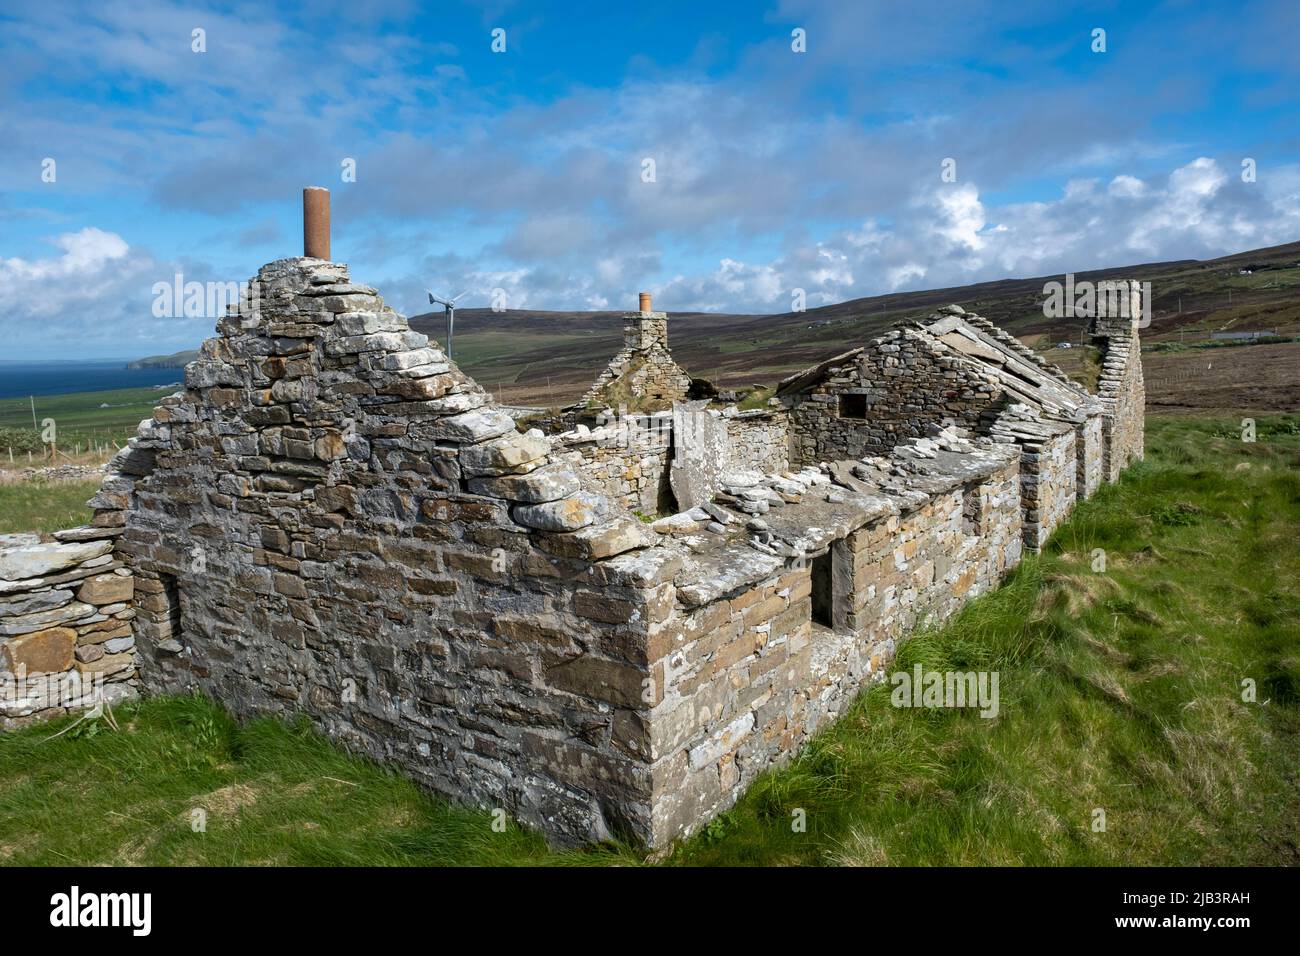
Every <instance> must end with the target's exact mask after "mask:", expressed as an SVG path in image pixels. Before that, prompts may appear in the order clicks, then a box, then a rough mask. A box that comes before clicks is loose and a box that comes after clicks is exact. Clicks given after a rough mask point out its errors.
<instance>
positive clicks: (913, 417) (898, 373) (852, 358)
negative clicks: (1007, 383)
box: [783, 328, 1002, 464]
mask: <svg viewBox="0 0 1300 956" xmlns="http://www.w3.org/2000/svg"><path fill="white" fill-rule="evenodd" d="M783 388H784V385H783ZM1001 394H1002V392H1001V389H1000V388H999V387H998V386H997V385H996V383H995V382H993V381H992V380H991V379H989V378H988V377H986V376H981V375H979V374H977V373H975V372H974V371H972V370H971V369H970V368H969V367H968V366H967V364H966V363H965V362H964V361H963V360H962V358H961V356H959V355H957V354H956V353H955V352H953V351H952V350H951V349H949V348H947V347H946V346H945V345H943V343H941V342H936V341H934V340H933V339H932V338H930V337H929V336H927V335H924V334H922V333H920V332H917V331H916V330H913V329H908V328H902V329H894V330H892V331H890V332H889V333H887V334H886V335H884V336H881V337H880V338H878V339H875V340H874V341H873V342H872V343H871V344H870V345H869V346H867V347H866V348H863V349H860V350H857V351H855V352H854V353H850V354H849V355H848V356H846V357H845V359H844V361H843V362H842V363H839V364H837V365H836V366H834V367H833V368H831V370H830V373H829V374H828V375H827V376H826V377H825V378H824V379H822V380H821V381H820V382H818V383H817V384H816V385H814V386H813V387H811V388H810V389H808V390H807V391H806V392H799V393H796V394H793V395H791V396H790V397H789V401H790V405H791V407H790V432H791V438H790V457H791V461H793V462H796V463H799V464H808V463H811V462H818V461H835V460H839V459H845V458H860V457H861V456H862V455H864V454H879V453H882V452H885V451H887V450H888V449H890V448H892V447H893V446H895V445H897V444H899V443H900V442H903V441H907V440H909V439H913V438H919V437H922V436H924V435H926V434H928V433H929V432H931V431H932V430H933V429H934V428H935V427H937V426H939V425H941V424H943V423H945V422H950V423H953V424H956V425H959V426H963V427H967V428H973V427H974V426H975V425H976V424H977V423H978V422H979V420H980V417H981V416H982V415H983V414H985V413H986V412H987V411H988V410H989V409H990V408H992V407H994V406H995V405H996V404H997V403H998V402H999V400H1000V397H1001ZM842 395H861V396H863V398H864V401H865V406H864V408H863V416H864V417H862V418H852V417H846V416H845V415H844V414H842V411H843V405H842V399H841V396H842Z"/></svg>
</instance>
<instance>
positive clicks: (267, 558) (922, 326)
mask: <svg viewBox="0 0 1300 956" xmlns="http://www.w3.org/2000/svg"><path fill="white" fill-rule="evenodd" d="M311 225H312V224H311V223H310V222H309V226H311ZM310 231H311V230H310V229H309V233H310ZM317 234H319V229H317ZM308 252H309V253H310V252H314V253H316V255H314V256H307V257H303V258H295V259H285V260H280V261H277V262H273V263H270V264H268V265H266V266H264V267H262V269H261V270H259V272H258V274H257V276H256V278H255V279H254V280H253V282H252V283H251V285H250V289H251V291H252V295H251V297H250V299H249V300H248V301H245V302H243V303H241V307H240V309H239V310H238V311H234V312H232V314H230V315H228V316H227V317H226V318H224V319H223V320H221V322H220V323H219V325H218V329H217V332H218V334H217V335H216V336H215V337H214V338H211V339H209V340H207V341H206V342H205V343H204V345H203V348H202V351H201V356H200V358H199V359H198V360H197V361H195V362H193V363H192V364H191V365H189V366H188V367H187V368H186V371H185V387H184V389H183V390H182V391H180V392H178V393H177V394H175V395H172V396H170V397H169V398H167V399H165V400H163V401H162V402H161V403H160V405H159V406H158V408H157V409H156V410H155V412H154V414H153V416H152V418H151V419H150V420H148V421H146V422H144V423H142V425H141V427H140V430H139V434H138V436H137V438H135V439H134V440H133V441H132V442H131V444H130V445H129V446H128V447H127V448H125V449H124V450H123V451H122V453H120V454H119V455H118V456H117V458H115V459H114V462H113V464H112V467H111V474H110V476H109V477H108V478H107V479H106V480H105V482H104V485H103V488H102V489H101V491H100V493H99V494H98V495H97V496H96V498H95V499H94V500H93V502H92V503H93V505H94V506H95V508H96V511H95V517H94V519H93V521H92V523H91V525H90V526H88V527H86V528H81V529H74V530H72V531H69V532H62V533H60V534H59V535H56V536H55V539H56V540H53V541H39V540H37V539H36V538H35V537H34V536H20V537H18V538H10V539H5V540H3V541H0V677H4V678H6V679H7V680H8V681H9V684H8V686H10V687H11V688H12V687H19V688H21V692H20V693H17V694H10V695H9V696H8V697H6V698H5V699H4V700H3V701H0V715H2V716H3V719H4V720H5V721H6V725H10V726H12V725H14V724H19V723H22V722H24V721H27V720H31V719H36V718H39V717H42V716H48V715H50V714H52V713H59V712H63V711H64V710H67V709H72V708H74V707H76V706H79V705H80V704H81V703H83V702H84V699H85V695H83V696H82V697H81V698H77V699H72V698H69V697H68V696H67V695H66V694H60V695H59V696H57V697H56V692H55V684H56V683H57V681H56V680H54V679H55V678H58V679H65V680H66V679H70V678H71V676H72V675H76V678H77V680H78V681H83V680H84V681H91V680H93V679H94V678H96V676H98V678H99V679H100V680H102V681H105V682H106V683H105V684H104V685H103V686H104V687H107V688H110V689H111V690H110V691H109V693H108V696H109V698H110V699H115V698H119V697H121V696H126V695H129V694H131V693H133V692H134V691H135V690H136V689H137V688H139V689H141V690H144V691H147V692H151V693H168V692H184V691H190V690H199V691H201V692H203V693H206V694H208V695H210V696H212V697H214V698H215V699H216V700H218V701H220V702H221V703H222V705H223V706H225V707H227V708H228V709H229V710H231V711H232V712H233V713H235V714H237V715H241V716H246V715H252V714H265V713H281V714H286V715H288V714H296V713H303V714H307V715H308V716H310V717H311V719H312V720H313V721H314V723H315V724H316V725H317V726H318V727H319V728H320V729H321V730H322V731H324V732H325V733H326V734H328V735H329V736H330V737H331V738H333V739H334V740H336V741H338V742H339V743H341V744H342V745H344V746H346V747H348V748H349V749H351V750H353V751H355V752H358V753H362V754H366V755H369V756H370V757H373V758H375V759H376V760H380V761H383V762H384V763H387V764H389V765H393V766H396V767H399V768H401V769H402V770H403V771H404V772H406V773H407V774H409V775H410V776H412V777H413V778H414V779H416V780H418V781H420V782H421V783H423V784H425V785H427V786H428V787H430V788H432V789H434V790H436V791H438V792H441V793H444V794H447V795H450V796H452V797H454V798H456V799H459V800H462V801H465V802H468V803H472V804H478V805H483V806H490V807H504V808H507V809H508V810H509V811H510V812H511V813H513V814H514V815H516V816H517V817H518V818H519V819H520V820H522V821H524V822H525V823H527V824H529V825H532V826H536V827H539V828H540V829H542V830H543V831H544V832H545V833H546V834H547V835H548V836H549V837H551V838H552V839H554V840H557V841H561V842H565V841H567V842H573V841H584V840H597V839H603V838H606V837H609V836H611V835H615V834H619V835H623V836H626V837H628V838H631V839H634V840H638V841H641V842H643V843H645V844H646V845H649V846H663V845H665V844H667V843H669V842H670V841H672V840H673V839H675V838H677V837H679V836H681V835H683V834H686V833H689V832H691V831H693V830H694V829H695V828H697V827H699V826H700V825H701V824H702V823H703V822H705V821H707V820H708V819H709V818H710V817H712V816H713V815H715V814H717V813H719V812H721V811H723V810H725V809H726V808H727V807H729V806H730V805H731V804H732V803H734V801H735V800H736V799H737V797H738V796H739V795H740V793H741V792H742V791H743V790H744V788H745V787H746V786H747V785H748V784H749V783H750V782H752V781H753V780H754V778H755V777H756V776H757V775H758V774H759V773H761V772H762V771H763V770H765V769H766V768H768V767H770V766H773V765H775V764H778V763H780V762H782V761H784V760H787V759H789V758H790V757H791V756H792V755H793V754H794V753H795V752H797V750H798V749H799V747H800V746H801V745H802V744H804V743H805V742H806V741H807V740H808V739H809V736H810V735H811V734H812V733H814V732H815V731H816V730H817V728H818V727H820V726H822V725H823V724H824V723H825V722H826V721H828V720H830V719H832V718H834V717H835V716H836V715H837V714H838V713H840V712H841V711H842V710H843V709H844V707H845V706H846V705H847V704H848V703H849V702H850V701H851V700H852V699H853V697H854V695H855V694H856V693H857V692H858V691H859V689H861V688H862V687H863V686H864V685H865V684H867V683H868V682H870V681H871V680H873V679H875V678H877V677H879V676H880V675H882V673H883V668H885V667H886V666H887V665H888V662H889V661H890V659H891V658H892V656H893V653H894V649H895V647H896V644H897V642H898V641H899V640H900V639H902V638H903V637H904V636H905V635H906V634H907V633H908V632H909V631H910V630H912V629H913V628H915V627H916V626H917V625H918V624H920V623H921V622H923V621H930V622H935V621H940V620H942V619H944V618H945V617H947V616H948V615H950V614H951V613H953V612H954V611H956V610H957V609H958V608H960V607H961V606H962V605H963V604H964V603H965V602H966V601H968V600H969V599H971V598H972V597H973V596H975V595H978V594H981V593H984V592H986V591H988V590H990V589H993V588H995V587H997V585H998V583H999V581H1000V580H1001V579H1002V577H1003V576H1004V575H1005V573H1006V572H1007V571H1008V570H1009V569H1010V568H1012V567H1014V566H1015V565H1016V563H1017V562H1018V561H1019V560H1020V558H1021V556H1022V553H1023V552H1024V550H1025V549H1027V548H1028V549H1034V548H1038V547H1040V546H1041V545H1042V543H1043V541H1044V540H1045V539H1046V536H1047V535H1048V534H1050V532H1051V529H1052V528H1054V527H1055V526H1056V525H1057V524H1058V523H1059V522H1060V521H1061V520H1062V519H1063V518H1064V517H1065V515H1066V514H1068V512H1069V510H1070V508H1071V507H1072V506H1073V504H1074V503H1075V502H1076V501H1077V500H1078V499H1080V498H1084V497H1087V496H1088V495H1089V494H1091V493H1093V492H1094V491H1095V490H1096V489H1097V487H1098V486H1099V484H1100V482H1101V481H1102V480H1103V479H1104V480H1114V478H1115V477H1116V475H1117V474H1118V472H1119V470H1120V469H1122V468H1123V466H1124V465H1125V464H1127V463H1128V462H1130V461H1132V460H1134V459H1135V458H1139V457H1140V456H1141V454H1142V379H1141V363H1140V354H1139V352H1138V343H1137V334H1136V331H1135V330H1134V328H1133V326H1132V323H1131V322H1130V323H1129V324H1128V325H1127V326H1125V327H1120V326H1118V325H1116V324H1114V323H1110V324H1107V323H1100V324H1098V325H1097V326H1096V327H1094V329H1093V332H1094V334H1095V336H1096V341H1098V343H1099V344H1100V345H1101V346H1102V347H1103V368H1102V377H1101V383H1100V387H1099V391H1098V393H1097V394H1096V395H1091V394H1089V393H1088V392H1087V391H1086V390H1085V389H1083V388H1081V387H1079V386H1077V385H1075V384H1074V383H1072V382H1071V381H1069V380H1068V379H1067V378H1066V377H1065V376H1064V375H1063V374H1062V373H1060V372H1059V371H1058V370H1056V369H1055V368H1053V367H1051V366H1048V365H1046V364H1044V363H1043V362H1041V361H1039V359H1038V358H1037V357H1036V356H1035V355H1034V354H1033V353H1032V352H1030V351H1029V350H1028V349H1025V348H1023V347H1022V346H1021V345H1020V344H1019V343H1018V342H1016V341H1015V340H1014V339H1013V338H1011V337H1010V336H1008V335H1006V334H1004V333H1002V332H1001V331H999V330H998V329H996V328H995V327H993V326H992V325H990V324H989V323H987V322H985V321H983V320H982V319H980V318H979V317H977V316H972V315H969V314H967V313H965V312H964V311H963V310H961V309H959V308H956V307H952V308H949V309H947V310H944V311H943V312H941V313H940V314H938V315H935V316H932V317H930V318H928V319H924V320H921V321H919V322H913V323H908V324H906V325H904V326H902V327H899V328H897V329H894V330H891V331H890V332H888V333H886V334H885V335H883V336H881V337H879V338H877V339H875V340H873V341H871V342H868V343H866V344H864V345H863V346H861V347H860V348H856V349H854V350H852V351H851V352H847V353H845V354H843V355H840V356H837V357H836V358H834V359H831V360H829V361H827V362H823V363H821V364H819V365H818V366H816V367H815V368H812V369H809V370H808V371H806V372H803V373H800V374H799V375H796V376H792V377H791V378H789V379H787V380H786V381H785V382H784V383H782V385H781V387H780V389H779V391H778V393H777V398H776V402H775V404H773V405H771V406H769V407H767V408H763V409H759V410H756V411H753V412H745V413H739V412H737V411H736V410H735V409H734V407H726V408H717V407H713V406H711V405H710V404H709V402H708V401H707V400H704V399H699V400H695V399H691V398H690V397H689V390H690V376H689V375H687V374H686V373H685V372H683V371H682V370H681V369H680V368H679V367H678V366H677V365H676V363H675V362H673V361H672V359H671V355H670V353H669V351H668V347H667V319H666V316H664V315H663V314H662V313H653V312H652V311H651V310H650V308H649V303H648V302H645V303H644V304H643V307H642V310H640V311H638V312H636V313H633V314H631V315H630V316H629V318H628V326H629V332H628V336H627V344H626V347H625V349H624V351H623V352H622V353H620V356H619V357H618V358H617V359H616V361H615V363H614V364H613V365H612V366H611V371H608V372H607V373H602V376H601V378H600V379H599V380H598V381H597V384H596V386H595V387H594V388H593V390H592V392H590V393H589V395H588V397H587V399H586V400H585V402H586V403H596V404H599V403H600V402H601V401H602V396H610V395H611V394H612V396H613V397H612V399H611V401H613V402H616V403H615V404H611V405H610V407H608V408H604V407H602V408H601V410H600V416H599V423H598V424H596V425H595V426H594V427H591V426H588V425H582V426H574V427H564V428H563V430H562V431H560V432H558V433H556V434H552V435H547V434H544V433H543V432H542V431H541V430H537V429H529V430H524V431H521V430H520V429H519V428H518V427H516V424H515V422H514V421H513V420H512V418H511V417H510V416H509V415H508V414H506V413H505V412H504V411H503V410H502V409H500V408H499V407H498V406H497V405H496V404H495V403H494V401H493V399H492V396H491V395H489V394H487V393H486V392H485V391H484V390H483V389H482V388H481V387H480V386H479V385H478V384H477V383H475V382H474V381H473V380H472V379H470V378H469V377H468V376H467V375H465V374H464V373H463V372H461V371H460V369H459V368H457V366H456V365H455V363H453V362H452V361H450V360H449V359H448V358H447V356H446V355H445V354H444V353H443V352H442V351H441V349H440V348H439V347H438V345H437V343H435V342H431V341H429V340H428V339H426V337H425V336H423V335H421V334H418V333H416V332H413V331H412V330H411V329H410V328H409V327H408V325H407V322H406V319H405V318H404V317H403V316H401V315H399V314H397V313H396V312H394V311H393V310H392V309H391V308H389V307H388V306H387V305H385V303H384V301H383V299H382V298H381V297H380V295H379V293H378V292H377V291H376V290H375V289H373V288H370V287H368V286H365V285H362V284H359V283H356V282H354V281H353V280H352V279H351V278H350V276H349V275H348V270H347V267H346V266H344V265H342V264H340V263H335V262H331V261H329V253H328V244H327V240H326V243H325V245H324V247H322V246H321V245H320V243H319V240H318V241H317V242H316V244H315V246H313V244H312V243H311V242H309V243H308ZM611 386H613V387H614V392H613V393H611V392H610V391H609V389H610V387H611ZM624 397H625V401H624V402H620V401H619V399H622V398H624ZM642 401H643V402H644V404H640V405H638V404H637V403H638V402H642ZM620 404H626V406H627V408H626V409H624V408H620ZM22 673H25V674H26V676H27V677H28V678H29V681H28V683H26V684H20V683H15V678H16V677H17V676H18V675H20V674H22ZM42 675H45V676H47V677H49V678H51V679H50V680H48V681H47V682H46V683H41V682H40V681H34V682H33V681H32V680H30V679H31V678H35V677H40V676H42Z"/></svg>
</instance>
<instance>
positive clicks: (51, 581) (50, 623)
mask: <svg viewBox="0 0 1300 956" xmlns="http://www.w3.org/2000/svg"><path fill="white" fill-rule="evenodd" d="M101 496H102V493H101ZM104 513H105V514H107V513H108V512H104ZM101 520H104V519H101ZM120 531H121V528H118V527H111V526H102V525H101V526H86V527H81V528H73V529H70V530H67V531H56V532H55V533H54V534H53V535H38V534H8V535H0V730H11V729H15V728H17V727H21V726H24V725H26V724H28V723H31V722H33V721H38V720H46V719H49V718H51V717H57V716H60V715H62V714H65V713H71V712H74V711H78V710H84V709H85V708H87V707H91V706H94V705H95V704H96V703H97V702H99V701H106V702H108V703H109V704H110V705H111V704H113V703H115V702H117V701H119V700H123V699H126V698H129V697H134V696H136V694H137V690H138V687H139V684H140V681H139V674H138V670H137V668H138V663H139V662H138V658H137V655H136V646H135V634H134V630H133V626H132V625H133V620H134V618H135V616H136V612H135V608H134V606H133V604H134V598H135V580H134V578H133V577H132V574H131V571H130V569H129V568H127V567H125V566H124V565H123V563H122V562H121V561H119V560H118V559H117V558H116V557H115V556H114V554H113V539H114V538H115V537H116V536H117V534H118V533H120Z"/></svg>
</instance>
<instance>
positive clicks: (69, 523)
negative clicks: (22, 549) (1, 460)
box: [0, 481, 99, 534]
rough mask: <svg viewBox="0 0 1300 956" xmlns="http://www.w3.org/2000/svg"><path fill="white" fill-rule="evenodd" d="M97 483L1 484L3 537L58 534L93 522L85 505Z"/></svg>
mask: <svg viewBox="0 0 1300 956" xmlns="http://www.w3.org/2000/svg"><path fill="white" fill-rule="evenodd" d="M98 490H99V482H98V481H22V482H14V483H13V484H0V534H9V533H11V532H14V531H58V530H60V529H62V528H74V527H76V526H77V525H80V524H85V523H86V522H87V521H89V520H90V516H91V510H90V509H89V508H87V507H86V501H87V500H88V499H89V498H90V497H91V496H92V495H93V494H94V493H95V492H96V491H98Z"/></svg>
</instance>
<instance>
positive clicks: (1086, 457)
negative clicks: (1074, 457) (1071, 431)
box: [1076, 415, 1106, 501]
mask: <svg viewBox="0 0 1300 956" xmlns="http://www.w3.org/2000/svg"><path fill="white" fill-rule="evenodd" d="M1104 425H1105V421H1104V419H1103V417H1102V416H1101V415H1090V416H1088V418H1087V419H1086V420H1085V421H1084V423H1083V424H1082V425H1080V426H1079V428H1078V430H1077V432H1076V451H1080V450H1081V453H1080V454H1079V455H1078V482H1077V484H1078V498H1079V500H1080V501H1086V500H1087V499H1089V498H1091V497H1092V496H1093V495H1095V494H1096V493H1097V489H1098V488H1100V487H1101V486H1102V483H1103V482H1104V481H1105V480H1106V436H1105V433H1104Z"/></svg>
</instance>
